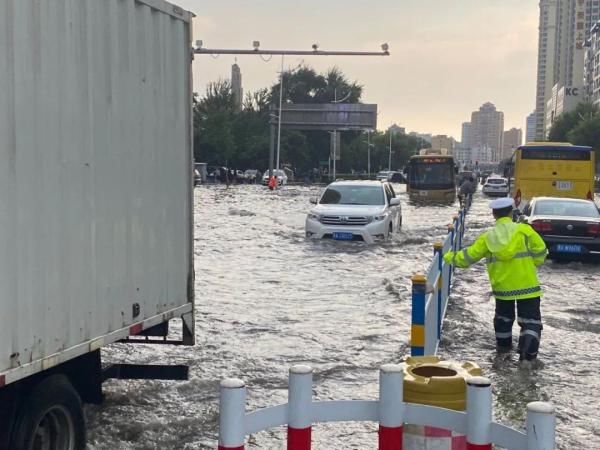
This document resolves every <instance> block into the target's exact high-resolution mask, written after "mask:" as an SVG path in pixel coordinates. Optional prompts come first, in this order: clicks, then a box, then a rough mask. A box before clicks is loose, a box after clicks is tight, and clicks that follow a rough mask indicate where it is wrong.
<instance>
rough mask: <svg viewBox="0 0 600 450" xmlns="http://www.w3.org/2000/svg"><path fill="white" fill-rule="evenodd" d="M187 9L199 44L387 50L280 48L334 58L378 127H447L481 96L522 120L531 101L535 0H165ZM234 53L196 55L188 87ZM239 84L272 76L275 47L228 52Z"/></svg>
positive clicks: (515, 121) (225, 74) (454, 131)
mask: <svg viewBox="0 0 600 450" xmlns="http://www.w3.org/2000/svg"><path fill="white" fill-rule="evenodd" d="M174 1H175V3H177V4H178V5H180V6H182V7H184V8H186V9H188V10H190V11H192V12H193V13H194V14H196V16H197V17H196V18H195V19H194V39H201V40H202V41H203V42H204V47H205V48H243V49H251V48H252V42H253V41H255V40H258V41H260V42H261V47H262V48H263V49H273V48H277V49H296V50H310V49H311V46H312V44H314V43H317V44H318V45H319V48H320V49H321V50H356V51H379V50H380V47H381V44H382V43H384V42H387V43H388V44H389V46H390V53H391V55H390V56H388V57H379V56H377V57H324V56H319V57H315V56H308V57H305V58H303V59H302V58H298V57H292V56H288V57H286V58H285V67H286V68H294V67H296V66H298V64H300V63H302V62H304V63H306V64H308V65H310V66H312V67H314V68H315V69H316V70H318V71H321V72H324V71H326V70H327V69H328V68H329V67H333V66H337V67H339V68H340V69H341V70H342V71H343V72H344V73H345V74H346V75H347V77H348V78H349V79H350V80H351V81H357V82H359V83H360V84H362V85H363V86H364V91H363V92H364V94H363V99H362V101H363V102H364V103H376V104H378V110H379V115H378V128H379V129H385V128H387V127H388V126H390V125H391V124H393V123H396V124H398V125H400V126H402V127H405V128H406V130H407V132H408V131H417V132H421V133H432V134H448V135H451V136H454V137H455V138H456V139H457V140H460V137H461V136H460V133H461V124H462V122H465V121H469V120H470V118H471V112H472V111H475V110H477V109H479V107H480V106H481V105H482V104H483V103H485V102H488V101H489V102H492V103H494V104H495V105H496V107H497V108H498V110H500V111H503V112H504V123H505V125H504V127H505V129H509V128H511V127H517V128H522V129H523V131H524V132H525V118H526V116H527V115H528V114H530V113H531V112H532V111H533V109H534V108H535V83H536V64H537V40H538V37H537V27H538V15H539V9H538V1H537V0H370V1H369V0H362V1H358V0H320V1H317V0H304V1H301V2H300V1H290V0H254V1H251V2H250V1H244V0H221V1H214V0H213V1H207V0H174ZM235 59H236V57H235V56H231V55H221V56H219V57H218V58H215V57H213V56H210V55H200V56H197V57H196V60H195V62H194V90H195V91H196V92H199V93H201V94H202V93H203V92H204V91H205V88H206V84H207V83H208V82H211V81H214V80H217V79H219V78H226V79H228V78H230V74H231V65H232V64H233V63H234V62H235ZM237 62H238V64H239V66H240V68H241V71H242V80H243V88H244V92H249V91H254V90H257V89H260V88H262V87H268V86H271V85H272V84H273V83H275V82H276V81H277V76H278V75H277V73H278V71H279V68H280V65H281V58H280V57H273V58H272V59H271V60H270V61H268V62H265V61H263V60H262V59H261V58H260V57H259V56H253V55H251V56H238V57H237Z"/></svg>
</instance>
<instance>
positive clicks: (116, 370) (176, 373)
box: [102, 364, 189, 382]
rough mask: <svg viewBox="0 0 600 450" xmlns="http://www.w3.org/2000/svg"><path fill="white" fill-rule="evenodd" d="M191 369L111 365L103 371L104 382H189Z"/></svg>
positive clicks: (162, 366) (182, 367) (175, 366)
mask: <svg viewBox="0 0 600 450" xmlns="http://www.w3.org/2000/svg"><path fill="white" fill-rule="evenodd" d="M188 378H189V367H188V366H183V365H154V364H153V365H144V364H111V365H110V366H107V367H105V368H104V369H103V370H102V382H104V381H106V380H109V379H118V380H172V381H187V380H188Z"/></svg>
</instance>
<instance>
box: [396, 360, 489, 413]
mask: <svg viewBox="0 0 600 450" xmlns="http://www.w3.org/2000/svg"><path fill="white" fill-rule="evenodd" d="M481 375H482V371H481V368H480V367H479V366H478V365H477V364H475V363H473V362H469V361H468V362H465V363H462V364H460V363H458V362H456V361H442V360H440V358H438V357H437V356H411V357H408V358H407V359H406V361H405V365H404V401H405V402H409V403H418V404H421V405H430V406H439V407H441V408H447V409H453V410H456V411H464V410H465V409H466V407H467V404H466V402H467V383H466V380H467V379H468V378H470V377H473V376H481Z"/></svg>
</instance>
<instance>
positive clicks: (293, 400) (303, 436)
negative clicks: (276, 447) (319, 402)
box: [287, 365, 313, 450]
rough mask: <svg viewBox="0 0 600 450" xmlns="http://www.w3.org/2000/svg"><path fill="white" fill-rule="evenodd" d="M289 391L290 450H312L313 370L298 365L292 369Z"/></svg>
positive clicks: (288, 444)
mask: <svg viewBox="0 0 600 450" xmlns="http://www.w3.org/2000/svg"><path fill="white" fill-rule="evenodd" d="M289 383H290V384H289V388H288V389H289V391H288V415H289V417H288V441H287V448H288V450H310V447H311V434H312V431H311V428H312V384H313V369H312V367H309V366H304V365H297V366H293V367H292V368H291V369H290V381H289Z"/></svg>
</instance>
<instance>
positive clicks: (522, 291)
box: [444, 217, 548, 300]
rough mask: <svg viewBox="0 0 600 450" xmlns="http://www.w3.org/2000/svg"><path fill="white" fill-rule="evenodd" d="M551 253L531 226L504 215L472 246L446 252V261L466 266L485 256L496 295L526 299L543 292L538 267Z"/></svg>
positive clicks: (510, 298)
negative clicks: (518, 222)
mask: <svg viewBox="0 0 600 450" xmlns="http://www.w3.org/2000/svg"><path fill="white" fill-rule="evenodd" d="M547 254H548V250H547V249H546V244H544V241H543V240H542V238H541V237H540V235H539V234H537V233H536V232H535V230H534V229H533V228H531V226H529V225H525V224H517V223H514V222H513V221H512V220H511V219H510V218H508V217H502V218H500V219H498V220H497V221H496V226H495V227H494V228H493V229H491V230H489V231H487V232H485V233H483V234H482V235H481V236H479V238H477V240H476V241H475V243H474V244H473V245H471V246H470V247H468V248H464V249H462V250H460V251H458V252H448V253H446V254H445V255H444V261H446V262H447V263H449V264H453V265H455V266H456V267H460V268H466V267H469V266H471V265H473V264H475V263H476V262H477V261H479V260H481V259H483V258H485V259H486V265H487V271H488V275H489V277H490V283H491V284H492V291H493V294H494V297H496V298H497V299H498V300H522V299H526V298H534V297H539V296H541V294H542V289H541V287H540V283H539V281H538V277H537V271H536V267H537V266H540V265H542V264H543V263H544V260H545V259H546V255H547Z"/></svg>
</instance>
